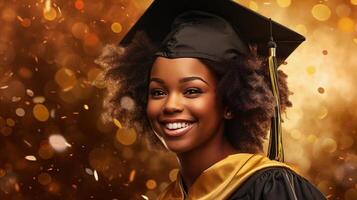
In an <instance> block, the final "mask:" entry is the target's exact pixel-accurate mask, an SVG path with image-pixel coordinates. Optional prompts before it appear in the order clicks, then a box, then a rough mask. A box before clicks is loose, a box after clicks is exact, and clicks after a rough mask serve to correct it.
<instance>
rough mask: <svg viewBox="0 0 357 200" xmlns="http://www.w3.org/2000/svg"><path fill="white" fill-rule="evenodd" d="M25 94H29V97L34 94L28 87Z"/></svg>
mask: <svg viewBox="0 0 357 200" xmlns="http://www.w3.org/2000/svg"><path fill="white" fill-rule="evenodd" d="M26 94H27V95H29V96H30V97H33V95H34V93H33V91H32V90H30V89H27V90H26Z"/></svg>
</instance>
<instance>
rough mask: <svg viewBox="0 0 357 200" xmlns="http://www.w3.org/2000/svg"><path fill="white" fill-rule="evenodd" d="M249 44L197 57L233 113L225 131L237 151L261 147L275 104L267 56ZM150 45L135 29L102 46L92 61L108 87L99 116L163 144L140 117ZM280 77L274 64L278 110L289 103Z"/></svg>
mask: <svg viewBox="0 0 357 200" xmlns="http://www.w3.org/2000/svg"><path fill="white" fill-rule="evenodd" d="M250 49H251V54H250V55H249V56H244V57H243V56H242V57H239V58H238V59H236V60H234V61H222V62H214V61H210V60H205V59H200V60H201V62H202V63H204V64H205V65H206V66H207V67H209V68H210V69H211V70H212V72H213V73H214V74H215V76H216V77H217V80H218V85H217V95H218V97H219V99H220V101H222V103H223V105H225V106H227V107H228V109H229V110H230V111H231V112H232V113H233V119H230V120H226V122H225V123H226V124H225V136H226V137H227V138H228V140H229V141H230V142H231V144H232V145H233V146H234V147H235V148H236V149H237V150H239V151H240V152H247V153H258V152H261V151H262V149H263V147H262V144H263V140H264V139H265V138H266V136H267V133H268V131H269V128H270V122H271V118H272V117H273V112H274V105H275V104H274V97H273V94H272V92H271V89H270V88H271V85H270V77H269V71H268V67H267V66H266V63H267V62H266V61H264V60H263V59H261V58H259V56H258V55H257V53H256V52H257V51H256V48H255V47H254V46H250ZM156 51H157V45H156V44H153V43H152V42H151V41H150V40H149V39H148V37H147V36H146V34H145V33H144V32H140V33H137V34H136V36H135V37H134V39H133V41H132V42H131V44H129V45H128V46H126V47H118V46H115V45H108V46H106V47H105V48H104V50H103V53H102V55H101V56H100V57H99V58H98V59H97V60H96V63H97V64H99V65H101V66H102V67H104V68H105V78H106V82H107V89H108V95H107V96H106V97H105V100H104V108H105V115H104V116H105V118H106V119H109V120H110V119H113V118H117V119H119V120H120V121H121V122H122V123H124V124H125V125H126V126H131V127H135V128H136V129H137V130H138V132H140V133H142V134H141V135H142V136H144V137H145V138H147V139H148V140H147V141H148V142H149V146H150V147H153V149H164V146H163V144H162V143H161V142H160V141H159V139H158V138H157V137H156V136H155V134H154V133H153V132H152V130H151V127H150V124H149V121H148V119H147V117H146V116H147V115H146V106H147V97H148V80H149V75H150V71H151V67H152V64H153V62H154V60H155V56H154V53H155V52H156ZM286 79H287V75H286V74H285V73H284V72H282V71H281V70H278V87H279V93H280V98H281V99H280V100H281V105H280V106H281V111H283V112H284V111H285V109H286V107H290V106H292V104H291V102H290V101H289V100H288V96H289V95H290V94H291V92H290V91H289V89H288V87H287V82H286ZM124 98H125V99H128V98H129V99H132V100H133V102H135V106H134V108H133V109H132V108H130V107H127V106H125V104H123V99H124Z"/></svg>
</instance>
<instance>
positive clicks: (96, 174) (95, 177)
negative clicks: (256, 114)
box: [93, 170, 99, 181]
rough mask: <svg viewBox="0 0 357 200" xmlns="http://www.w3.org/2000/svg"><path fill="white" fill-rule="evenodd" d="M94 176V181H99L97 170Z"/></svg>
mask: <svg viewBox="0 0 357 200" xmlns="http://www.w3.org/2000/svg"><path fill="white" fill-rule="evenodd" d="M93 176H94V179H95V180H96V181H98V179H99V178H98V173H97V170H94V172H93Z"/></svg>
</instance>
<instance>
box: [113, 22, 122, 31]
mask: <svg viewBox="0 0 357 200" xmlns="http://www.w3.org/2000/svg"><path fill="white" fill-rule="evenodd" d="M111 28H112V31H113V32H114V33H120V32H121V31H122V30H123V27H122V26H121V24H120V23H118V22H114V23H113V24H112V26H111Z"/></svg>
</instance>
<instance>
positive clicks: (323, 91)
mask: <svg viewBox="0 0 357 200" xmlns="http://www.w3.org/2000/svg"><path fill="white" fill-rule="evenodd" d="M317 91H318V92H319V93H320V94H323V93H325V89H324V88H323V87H319V88H318V89H317Z"/></svg>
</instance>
